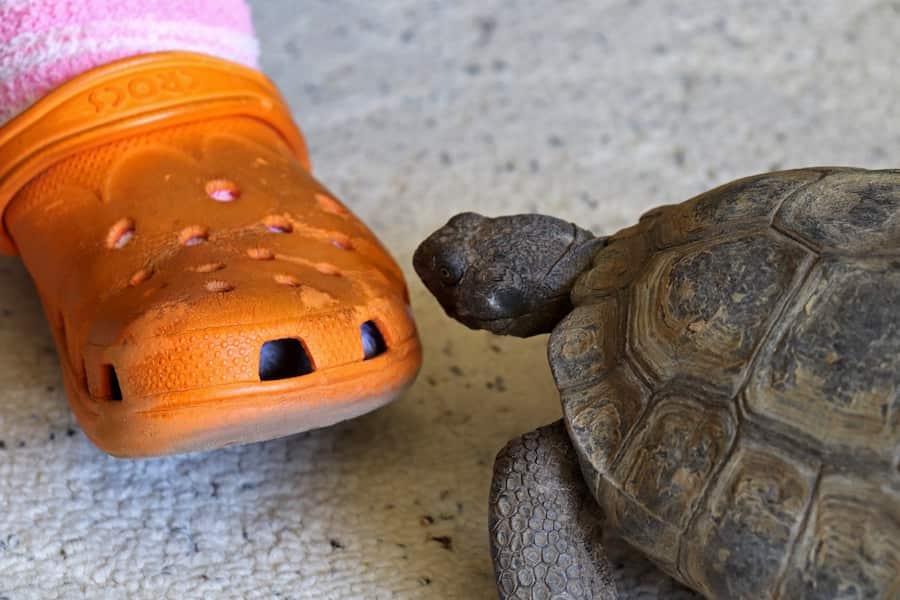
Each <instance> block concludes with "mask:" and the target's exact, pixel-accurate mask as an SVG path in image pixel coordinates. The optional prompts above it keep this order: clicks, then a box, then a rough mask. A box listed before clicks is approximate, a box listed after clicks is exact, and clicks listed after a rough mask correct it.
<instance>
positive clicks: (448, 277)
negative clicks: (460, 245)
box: [438, 265, 459, 285]
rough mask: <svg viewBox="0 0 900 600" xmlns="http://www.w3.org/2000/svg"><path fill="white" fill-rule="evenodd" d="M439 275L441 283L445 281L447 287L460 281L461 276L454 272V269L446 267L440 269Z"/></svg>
mask: <svg viewBox="0 0 900 600" xmlns="http://www.w3.org/2000/svg"><path fill="white" fill-rule="evenodd" d="M438 275H440V276H441V281H443V282H444V283H446V284H447V285H453V284H454V283H456V282H457V281H459V275H458V274H457V273H456V272H455V271H454V269H451V268H450V267H448V266H446V265H444V266H442V267H440V268H439V269H438Z"/></svg>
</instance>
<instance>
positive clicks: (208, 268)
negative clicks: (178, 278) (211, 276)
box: [188, 263, 225, 273]
mask: <svg viewBox="0 0 900 600" xmlns="http://www.w3.org/2000/svg"><path fill="white" fill-rule="evenodd" d="M224 268H225V264H224V263H206V264H205V265H197V266H196V267H189V268H188V270H189V271H193V272H194V273H215V272H216V271H221V270H222V269H224Z"/></svg>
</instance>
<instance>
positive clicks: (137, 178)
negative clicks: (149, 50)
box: [0, 53, 421, 456]
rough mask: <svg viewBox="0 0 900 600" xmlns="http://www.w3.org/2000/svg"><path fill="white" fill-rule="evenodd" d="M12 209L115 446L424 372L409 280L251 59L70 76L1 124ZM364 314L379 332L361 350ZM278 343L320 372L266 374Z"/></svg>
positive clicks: (4, 177)
mask: <svg viewBox="0 0 900 600" xmlns="http://www.w3.org/2000/svg"><path fill="white" fill-rule="evenodd" d="M151 90H153V91H154V92H155V95H152V94H151V93H150V92H151ZM0 211H2V221H3V224H4V228H3V234H2V235H0V240H2V243H3V245H4V246H3V248H4V250H6V251H7V252H12V251H18V252H19V253H20V254H21V256H22V259H23V260H24V262H25V264H26V266H27V268H28V270H29V272H30V273H31V276H32V278H33V279H34V281H35V284H36V286H37V289H38V292H39V294H40V297H41V300H42V302H43V305H44V310H45V313H46V315H47V318H48V321H49V322H50V324H51V327H52V329H53V331H54V334H55V337H56V341H57V347H58V350H59V355H60V362H61V364H62V369H63V373H64V379H65V384H66V389H67V392H68V396H69V401H70V405H71V407H72V410H73V412H74V413H75V415H76V416H77V418H78V420H79V422H80V423H81V425H82V427H83V429H84V431H85V433H86V434H87V435H88V437H89V438H90V439H91V440H93V441H94V443H95V444H97V445H98V446H99V447H100V448H102V449H103V450H105V451H107V452H109V453H111V454H113V455H117V456H152V455H159V454H170V453H176V452H185V451H193V450H204V449H211V448H216V447H221V446H226V445H231V444H236V443H246V442H252V441H258V440H264V439H270V438H274V437H279V436H283V435H288V434H291V433H296V432H299V431H304V430H307V429H312V428H316V427H322V426H326V425H329V424H332V423H335V422H337V421H341V420H344V419H347V418H351V417H353V416H356V415H359V414H362V413H364V412H367V411H370V410H372V409H374V408H377V407H378V406H381V405H383V404H385V403H387V402H389V401H390V400H392V399H393V398H395V397H396V396H397V395H398V394H400V393H401V392H402V391H403V390H404V389H405V388H406V387H407V386H409V385H410V383H411V382H412V381H413V379H414V378H415V375H416V373H417V371H418V368H419V365H420V362H421V349H420V345H419V341H418V337H417V333H416V330H415V325H414V323H413V320H412V318H411V313H410V311H409V306H408V294H407V290H406V285H405V282H404V279H403V274H402V272H401V271H400V269H399V267H398V266H397V264H396V263H395V261H394V260H393V259H392V258H391V256H390V255H389V254H388V252H387V251H386V250H385V249H384V248H383V246H382V245H381V244H380V243H379V241H378V240H377V239H376V238H375V236H374V235H373V234H372V233H371V231H369V230H368V229H367V228H366V226H365V225H364V224H363V223H362V222H361V221H359V219H357V218H356V217H355V216H353V214H352V213H351V212H350V211H348V210H347V209H346V207H345V206H344V205H343V204H341V203H340V202H339V201H338V200H337V199H335V198H334V196H333V195H332V194H331V193H330V192H329V191H328V190H327V189H325V188H324V187H323V186H322V185H321V184H320V183H319V182H317V181H316V180H315V179H314V178H313V177H312V175H311V173H310V171H309V168H308V161H307V159H306V151H305V149H304V144H303V140H302V137H301V135H300V133H299V131H297V129H296V127H295V126H294V125H293V122H292V120H291V117H290V113H289V112H288V110H287V108H286V107H285V105H284V103H283V101H282V100H281V99H280V98H279V96H278V94H277V91H276V90H275V89H274V88H273V87H272V85H271V83H269V82H268V81H267V80H266V79H265V78H264V77H263V76H262V75H260V74H259V73H256V72H254V71H252V70H249V69H246V68H244V67H241V66H238V65H233V64H231V63H228V62H225V61H222V60H219V59H214V58H209V57H205V56H200V55H193V54H187V53H162V54H156V55H146V56H142V57H139V58H134V59H127V60H124V61H120V62H118V63H114V64H111V65H108V66H106V67H103V68H101V69H98V70H96V71H94V72H91V73H88V74H87V75H85V76H82V77H80V78H77V79H75V80H73V81H72V82H70V83H68V84H66V85H64V86H63V87H61V88H60V89H58V90H56V91H55V92H53V93H52V94H50V95H49V96H47V97H46V98H44V99H43V100H42V101H40V102H39V103H38V104H37V105H35V106H34V107H32V108H31V109H29V110H28V111H27V112H26V113H25V114H23V115H21V116H20V117H18V118H16V119H15V120H14V121H13V122H11V123H10V124H9V125H7V126H6V127H4V128H3V129H0ZM364 323H370V325H367V326H371V325H374V327H376V328H377V330H378V332H379V333H380V334H381V336H382V337H383V341H384V344H383V347H381V348H380V354H377V356H374V357H370V358H368V359H366V355H365V354H364V347H363V342H362V339H361V329H360V328H361V326H362V325H363V324H364ZM284 341H287V343H288V346H289V347H290V348H291V349H292V351H294V354H293V355H291V356H293V359H292V360H295V359H296V357H297V356H299V354H297V353H298V352H299V353H302V354H303V356H304V357H305V358H307V359H308V363H307V366H308V368H307V369H305V370H303V371H302V373H304V374H301V371H298V370H294V371H291V370H290V369H288V372H287V374H285V375H283V376H281V377H282V378H275V379H273V378H272V377H266V378H265V379H266V380H265V381H263V380H262V379H263V377H262V375H261V373H262V371H261V367H260V361H261V353H262V348H263V346H264V345H266V344H267V342H275V343H276V344H282V343H284ZM370 356H371V354H370ZM295 362H296V360H295ZM292 364H293V363H292ZM309 370H311V372H308V371H309Z"/></svg>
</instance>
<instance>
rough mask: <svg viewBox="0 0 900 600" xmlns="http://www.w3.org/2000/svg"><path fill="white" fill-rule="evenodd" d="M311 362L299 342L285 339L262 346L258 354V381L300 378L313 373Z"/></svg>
mask: <svg viewBox="0 0 900 600" xmlns="http://www.w3.org/2000/svg"><path fill="white" fill-rule="evenodd" d="M313 370H314V369H313V364H312V360H310V358H309V354H307V352H306V348H304V347H303V344H302V343H301V342H300V340H296V339H293V338H286V339H281V340H271V341H268V342H266V343H265V344H263V346H262V350H260V353H259V379H260V381H275V380H278V379H290V378H292V377H300V376H301V375H307V374H309V373H312V372H313Z"/></svg>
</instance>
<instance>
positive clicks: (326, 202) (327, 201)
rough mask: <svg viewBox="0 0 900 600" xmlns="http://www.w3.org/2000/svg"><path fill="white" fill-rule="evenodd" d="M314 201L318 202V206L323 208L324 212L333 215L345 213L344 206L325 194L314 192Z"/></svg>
mask: <svg viewBox="0 0 900 600" xmlns="http://www.w3.org/2000/svg"><path fill="white" fill-rule="evenodd" d="M316 202H318V203H319V208H321V209H322V210H324V211H325V212H329V213H332V214H335V215H346V214H347V209H346V208H344V206H343V205H342V204H341V203H340V202H338V201H337V200H335V199H334V198H332V197H331V196H328V195H326V194H316Z"/></svg>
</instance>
